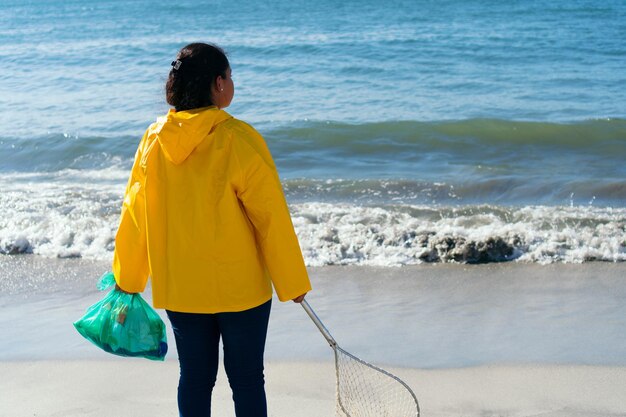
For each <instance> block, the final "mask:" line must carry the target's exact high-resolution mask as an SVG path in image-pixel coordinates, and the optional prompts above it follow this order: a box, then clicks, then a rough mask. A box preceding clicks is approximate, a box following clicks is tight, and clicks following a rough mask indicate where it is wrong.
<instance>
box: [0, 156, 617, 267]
mask: <svg viewBox="0 0 626 417" xmlns="http://www.w3.org/2000/svg"><path fill="white" fill-rule="evenodd" d="M127 175H128V172H127V170H126V169H121V168H118V167H110V168H107V169H98V170H93V171H90V170H75V169H65V170H62V171H58V172H55V173H15V174H6V175H5V176H4V177H3V178H2V179H1V180H0V185H1V187H2V190H3V193H2V194H1V195H0V210H2V213H3V216H2V218H1V219H0V250H2V251H3V252H9V253H11V252H13V253H33V254H37V255H42V256H46V257H83V258H88V259H100V260H109V259H110V258H111V256H112V250H113V247H114V236H115V232H116V229H117V224H118V221H119V212H120V208H121V202H122V193H123V190H124V185H123V184H124V183H125V181H126V178H127ZM290 208H291V210H292V216H293V222H294V225H295V228H296V232H297V234H298V237H299V240H300V244H301V247H302V251H303V254H304V257H305V261H306V263H307V265H309V266H322V265H336V264H339V265H348V264H358V265H369V266H399V265H410V264H418V263H422V262H492V261H501V260H512V259H517V260H519V261H528V262H539V263H552V262H567V263H576V262H585V261H590V260H601V261H611V262H616V261H626V226H625V225H626V209H622V208H619V209H617V208H600V207H593V206H589V205H585V206H580V207H577V206H574V207H550V206H527V207H521V208H513V207H501V206H488V205H483V206H430V205H421V206H417V205H408V204H395V205H383V206H381V205H378V206H375V205H369V206H368V205H358V204H350V203H341V204H340V203H321V202H308V203H297V204H291V205H290Z"/></svg>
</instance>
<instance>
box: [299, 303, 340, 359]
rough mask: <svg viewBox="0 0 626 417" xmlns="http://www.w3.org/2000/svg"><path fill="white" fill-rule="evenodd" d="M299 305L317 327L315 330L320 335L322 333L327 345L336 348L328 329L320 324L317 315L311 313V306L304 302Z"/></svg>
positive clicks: (313, 312)
mask: <svg viewBox="0 0 626 417" xmlns="http://www.w3.org/2000/svg"><path fill="white" fill-rule="evenodd" d="M300 305H301V306H302V308H303V309H304V311H306V313H307V314H308V315H309V317H310V318H311V320H313V323H315V325H316V326H317V328H318V329H319V331H320V333H322V336H324V338H325V339H326V341H327V342H328V344H329V345H330V347H332V348H336V347H337V342H336V341H335V339H334V338H333V337H332V336H331V335H330V332H329V331H328V329H327V328H326V326H324V323H322V321H321V320H320V318H319V317H317V314H315V311H313V309H312V308H311V306H310V305H309V303H308V302H307V301H306V299H305V300H302V302H301V303H300Z"/></svg>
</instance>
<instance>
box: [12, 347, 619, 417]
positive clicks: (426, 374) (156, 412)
mask: <svg viewBox="0 0 626 417" xmlns="http://www.w3.org/2000/svg"><path fill="white" fill-rule="evenodd" d="M391 370H392V371H393V372H394V373H395V374H397V375H398V376H400V377H402V378H403V379H404V380H405V381H406V382H407V383H409V385H410V386H411V387H412V388H413V389H414V391H415V392H416V394H417V395H418V397H419V400H420V406H421V408H422V414H421V415H423V416H433V417H459V416H467V417H496V416H498V417H500V416H508V417H531V416H532V417H617V416H626V411H625V410H626V396H625V395H624V389H625V387H626V368H625V367H585V366H539V367H537V366H517V367H516V366H486V367H476V368H465V369H447V370H419V369H406V368H398V369H396V368H392V369H391ZM0 372H1V373H2V375H3V378H2V379H1V380H0V390H1V391H2V393H3V395H2V401H0V416H3V417H5V416H6V417H22V416H24V417H26V416H37V417H39V416H49V417H52V416H55V417H78V416H93V417H110V416H129V417H130V416H132V417H134V416H136V417H143V416H146V417H147V416H153V417H165V416H174V415H176V413H177V409H176V397H175V392H176V391H175V390H176V377H177V372H178V368H177V364H176V362H175V361H166V362H165V363H150V362H147V361H146V362H141V361H136V360H124V359H121V360H110V361H71V360H65V361H37V362H2V363H0ZM333 374H334V369H333V365H332V364H331V363H329V362H316V363H312V362H269V363H268V364H267V367H266V381H267V383H266V386H267V393H268V407H269V415H270V416H276V417H278V416H292V417H320V416H332V415H333V412H334V406H335V402H334V377H333ZM213 398H214V401H213V414H214V415H216V416H234V412H233V406H232V401H231V399H230V391H229V389H228V386H227V383H226V378H225V376H224V372H223V369H220V373H219V375H218V383H217V386H216V389H215V391H214V397H213Z"/></svg>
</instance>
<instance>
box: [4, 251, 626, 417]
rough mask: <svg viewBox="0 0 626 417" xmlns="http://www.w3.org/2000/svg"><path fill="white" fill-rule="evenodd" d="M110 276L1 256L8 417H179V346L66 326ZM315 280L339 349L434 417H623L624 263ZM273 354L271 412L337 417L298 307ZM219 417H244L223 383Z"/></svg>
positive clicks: (314, 300) (75, 262)
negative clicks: (125, 340) (147, 355)
mask: <svg viewBox="0 0 626 417" xmlns="http://www.w3.org/2000/svg"><path fill="white" fill-rule="evenodd" d="M107 266H108V265H107V263H105V262H98V261H88V260H82V259H69V260H67V259H65V260H64V259H46V258H42V257H36V256H28V255H26V256H3V257H1V258H0V274H1V275H0V276H1V277H2V284H3V287H4V292H3V295H2V296H0V308H1V309H2V314H1V315H0V333H1V334H2V335H3V336H4V337H3V338H2V340H0V373H1V374H2V376H3V378H1V379H0V392H2V396H1V400H0V416H3V417H4V416H6V417H21V416H24V417H26V416H68V417H71V416H87V415H88V416H112V415H116V416H118V415H119V416H121V415H125V416H157V417H158V416H172V415H176V395H175V393H176V384H177V374H178V369H177V368H178V364H177V361H176V349H175V346H174V343H173V337H172V335H171V333H170V334H169V342H170V352H169V353H168V356H167V359H166V361H165V362H164V363H158V362H150V361H145V360H136V359H128V358H118V357H114V356H111V355H108V354H106V353H104V352H101V351H99V350H98V349H97V348H95V347H94V346H93V345H91V344H90V343H88V342H87V341H85V340H84V339H82V338H81V337H80V336H79V335H78V334H77V333H76V332H75V331H74V329H73V328H72V326H71V323H72V321H73V320H75V319H76V318H78V317H80V315H82V314H83V312H84V310H85V309H86V308H87V306H89V305H90V304H91V303H93V302H95V301H96V300H98V299H99V298H101V297H102V296H103V293H100V292H98V291H97V290H95V281H96V280H97V278H98V276H99V274H101V273H102V272H103V271H105V270H106V269H107ZM310 273H311V277H312V281H313V285H314V291H313V292H312V293H311V294H310V295H309V297H308V300H309V302H310V303H311V305H312V306H313V308H314V309H315V310H316V311H317V313H318V314H319V316H320V317H321V318H322V320H323V321H324V322H325V324H326V325H327V327H328V328H329V329H330V330H331V332H332V333H333V336H334V337H335V338H336V339H337V341H338V342H339V344H340V345H341V346H342V347H344V348H345V349H346V350H348V351H350V352H352V353H354V354H356V355H357V356H360V357H362V358H363V359H366V360H368V361H371V362H373V363H375V364H378V365H381V366H383V367H384V368H386V369H389V370H391V371H392V372H393V373H395V374H396V375H398V376H400V377H401V378H402V379H404V380H405V381H406V382H407V383H408V384H409V385H410V386H411V387H412V388H413V390H414V391H415V393H416V395H417V397H418V400H419V401H420V406H421V410H422V415H423V416H441V417H448V416H449V417H453V416H455V417H456V416H470V417H474V416H476V417H479V416H481V417H484V416H493V417H496V416H498V417H500V416H510V417H517V416H519V417H531V416H533V417H534V416H541V417H579V416H580V417H582V416H586V417H588V416H591V417H601V416H602V417H609V416H611V417H612V416H626V363H625V362H626V359H625V358H626V341H625V340H624V338H623V334H624V331H625V330H626V318H625V317H626V311H625V308H626V306H624V303H623V301H622V300H623V299H624V296H626V282H624V279H623V277H624V276H626V265H624V264H610V263H589V264H582V265H572V264H566V265H564V264H555V265H547V266H541V265H536V264H523V263H509V264H491V265H482V266H468V265H436V266H434V265H418V266H415V267H402V268H369V267H325V268H311V269H310ZM144 295H145V297H146V299H148V300H149V299H150V293H149V292H147V293H145V294H144ZM160 313H162V312H160ZM166 324H168V325H169V323H168V322H167V321H166ZM266 357H267V368H266V369H267V371H266V380H267V391H268V398H269V400H268V401H269V410H270V415H272V416H294V417H299V416H330V415H333V413H334V407H335V405H334V404H335V401H334V387H335V380H334V369H333V362H332V350H331V349H329V347H328V345H327V344H326V342H325V341H324V340H323V338H322V337H321V335H320V334H319V333H318V332H317V329H316V328H315V327H314V325H313V324H312V323H311V322H310V320H309V319H308V317H307V316H306V315H305V314H304V312H303V311H302V309H301V308H300V307H299V306H297V305H294V304H293V303H279V302H278V301H276V300H275V302H274V305H273V311H272V317H271V320H270V330H269V334H268V342H267V350H266ZM214 414H215V415H223V416H232V415H234V413H233V409H232V401H231V400H230V392H229V388H228V384H227V380H226V377H225V374H224V372H223V370H220V374H219V376H218V382H217V386H216V389H215V401H214Z"/></svg>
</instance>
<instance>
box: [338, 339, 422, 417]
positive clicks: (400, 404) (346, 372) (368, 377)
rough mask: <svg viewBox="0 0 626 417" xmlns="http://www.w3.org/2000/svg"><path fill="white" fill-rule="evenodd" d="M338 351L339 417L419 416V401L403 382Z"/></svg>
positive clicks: (343, 351) (349, 354) (342, 351)
mask: <svg viewBox="0 0 626 417" xmlns="http://www.w3.org/2000/svg"><path fill="white" fill-rule="evenodd" d="M334 351H335V369H336V372H337V415H338V416H341V417H417V416H419V405H418V403H417V398H416V397H415V394H413V391H411V389H410V388H409V387H408V386H407V385H406V384H405V383H404V382H403V381H402V380H400V379H399V378H398V377H396V376H395V375H392V374H390V373H389V372H387V371H385V370H383V369H380V368H378V367H376V366H374V365H372V364H370V363H367V362H365V361H364V360H362V359H359V358H357V357H356V356H354V355H352V354H351V353H349V352H346V351H345V350H343V349H342V348H340V347H339V346H335V347H334Z"/></svg>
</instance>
